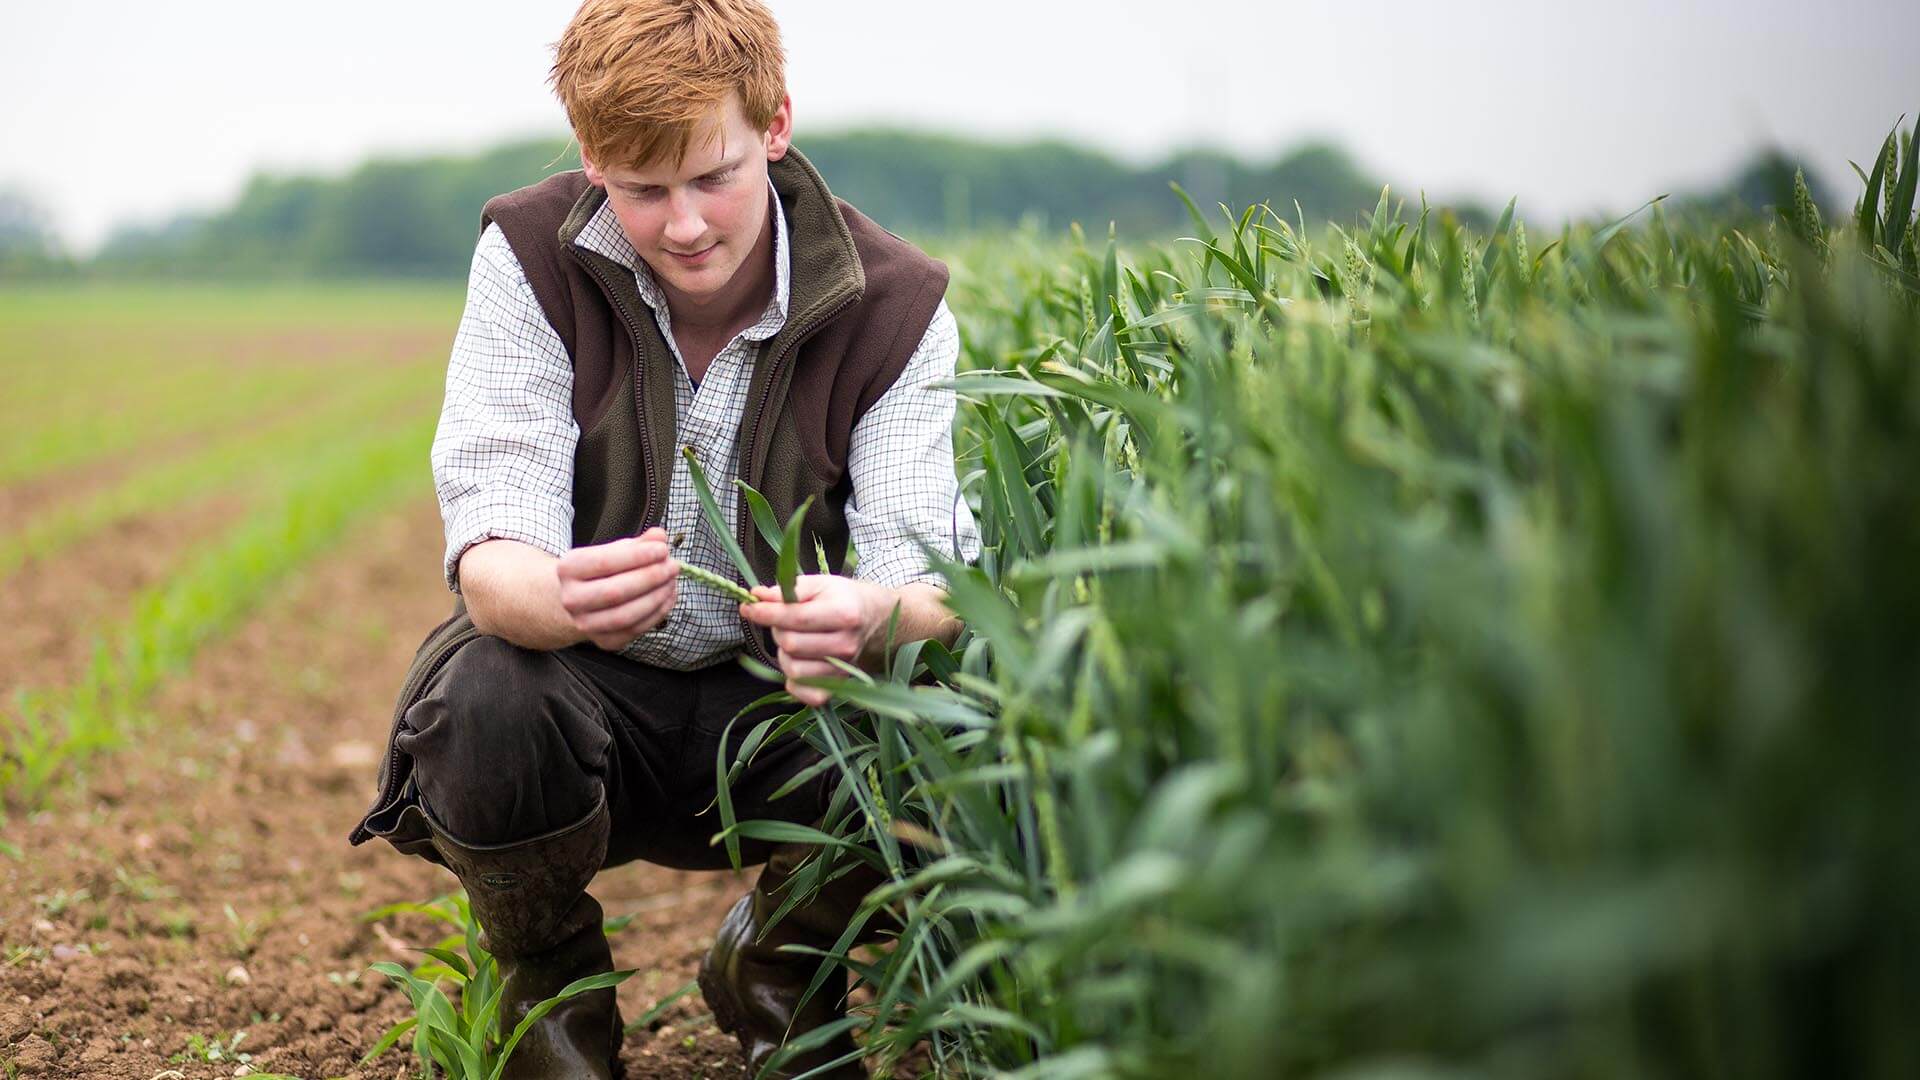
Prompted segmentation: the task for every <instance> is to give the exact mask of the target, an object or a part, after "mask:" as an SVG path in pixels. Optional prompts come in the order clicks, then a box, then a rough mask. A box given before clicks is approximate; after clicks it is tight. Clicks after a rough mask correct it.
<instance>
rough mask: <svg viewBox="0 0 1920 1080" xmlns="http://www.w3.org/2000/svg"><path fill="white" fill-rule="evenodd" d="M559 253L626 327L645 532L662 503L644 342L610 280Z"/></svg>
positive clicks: (582, 261)
mask: <svg viewBox="0 0 1920 1080" xmlns="http://www.w3.org/2000/svg"><path fill="white" fill-rule="evenodd" d="M563 250H565V251H566V253H567V255H568V257H569V258H571V259H573V261H574V262H577V263H579V264H580V266H581V267H582V268H583V269H585V270H586V272H587V273H589V274H591V275H592V276H593V279H594V280H595V281H597V282H599V283H600V291H601V292H603V293H605V294H606V296H607V299H608V300H610V301H612V303H613V306H614V308H615V309H616V310H618V311H619V312H620V318H621V320H622V321H624V322H625V323H626V324H627V336H628V337H629V338H631V339H632V340H633V406H634V408H633V412H634V420H635V423H636V424H637V425H638V427H639V431H640V461H641V465H642V471H643V472H645V473H646V475H647V490H646V492H645V493H644V496H645V497H644V501H642V502H641V504H640V531H641V532H646V531H647V530H648V529H650V528H652V527H653V526H655V525H658V524H660V523H659V522H658V521H655V520H654V519H653V513H654V510H655V509H660V510H661V512H662V515H663V516H664V514H665V501H664V500H662V499H661V498H659V484H660V470H659V469H658V468H656V467H655V466H657V465H658V462H655V461H654V460H653V440H652V439H651V438H650V437H648V435H647V409H646V405H645V403H644V401H643V399H642V398H641V396H640V394H641V389H642V383H641V381H640V373H641V370H642V369H643V368H645V367H646V364H645V363H644V362H643V361H644V360H645V359H646V354H645V348H646V346H645V344H644V342H645V341H646V339H645V338H644V337H643V336H642V335H641V333H640V324H639V322H638V321H637V320H635V318H634V316H633V309H631V308H629V307H628V306H627V302H626V301H625V300H624V299H622V298H621V296H620V293H619V291H618V290H616V289H615V288H614V287H613V283H612V282H611V281H608V280H607V276H606V275H605V274H604V273H602V272H601V271H600V268H599V267H597V266H595V265H594V264H593V263H591V262H589V261H588V260H586V259H583V258H581V257H580V256H579V254H578V253H577V252H575V251H574V249H573V245H572V244H568V245H566V246H565V248H564V249H563ZM669 465H671V463H669Z"/></svg>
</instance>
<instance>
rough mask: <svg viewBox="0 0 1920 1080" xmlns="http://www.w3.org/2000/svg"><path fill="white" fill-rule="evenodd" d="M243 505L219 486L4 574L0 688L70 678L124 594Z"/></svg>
mask: <svg viewBox="0 0 1920 1080" xmlns="http://www.w3.org/2000/svg"><path fill="white" fill-rule="evenodd" d="M246 505H247V500H246V499H245V497H243V496H242V495H240V494H238V493H235V492H222V493H218V494H215V495H210V496H208V497H205V498H201V499H197V500H194V501H192V502H188V503H184V504H181V505H178V506H173V507H169V508H167V509H166V510H162V511H156V512H154V513H149V514H143V515H140V516H139V517H135V518H127V519H123V520H120V521H116V522H113V523H112V524H111V525H109V526H107V527H106V528H104V529H101V530H100V531H99V532H96V533H93V534H92V535H89V536H87V537H85V538H84V539H82V540H80V541H79V542H78V543H75V544H74V545H72V546H71V547H69V548H67V549H66V550H64V551H61V552H59V553H57V554H55V555H51V556H48V557H46V558H42V559H34V560H31V561H29V562H27V563H26V564H25V565H24V566H22V567H20V569H19V570H17V571H16V572H14V573H13V574H10V575H8V576H7V578H6V579H5V581H4V583H3V584H4V588H0V693H11V691H12V690H13V689H14V688H16V687H21V686H35V687H51V686H63V685H66V684H68V683H71V682H73V681H74V680H75V679H76V678H78V677H79V676H80V675H81V674H82V673H83V672H84V671H85V670H86V666H87V664H88V663H89V662H91V661H92V659H93V652H94V648H95V645H96V643H97V641H98V640H99V635H100V633H101V632H102V630H103V629H104V628H106V627H108V626H110V625H111V624H112V623H113V620H114V619H115V618H117V617H119V616H122V615H125V614H126V613H127V602H128V600H129V598H131V597H133V596H136V595H138V594H139V593H140V592H141V591H142V590H145V589H148V588H151V587H152V586H154V585H157V584H159V583H160V582H162V581H164V580H166V578H167V576H168V575H169V574H170V573H172V572H173V571H174V570H176V569H178V568H179V567H180V566H181V565H182V564H184V563H185V562H186V561H187V560H188V559H190V558H191V557H192V555H193V552H194V549H195V548H197V547H199V546H200V545H202V544H204V543H206V542H208V541H210V540H212V539H214V538H215V537H218V536H219V535H220V534H221V532H223V531H224V530H226V529H229V528H231V527H232V525H233V522H234V521H235V519H236V518H238V517H239V516H240V515H241V513H242V512H243V511H244V510H245V509H246Z"/></svg>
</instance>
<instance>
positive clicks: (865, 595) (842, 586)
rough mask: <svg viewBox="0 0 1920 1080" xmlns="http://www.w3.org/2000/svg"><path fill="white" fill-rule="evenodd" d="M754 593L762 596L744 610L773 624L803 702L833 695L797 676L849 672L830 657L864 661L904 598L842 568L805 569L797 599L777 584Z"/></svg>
mask: <svg viewBox="0 0 1920 1080" xmlns="http://www.w3.org/2000/svg"><path fill="white" fill-rule="evenodd" d="M753 595H754V596H755V597H756V598H757V599H758V600H759V602H758V603H754V604H747V603H742V604H741V605H740V615H741V617H742V618H744V619H746V620H747V621H748V622H750V623H753V624H755V625H758V626H766V627H770V628H772V630H773V643H774V644H775V645H777V646H779V649H780V671H781V672H782V673H783V674H785V675H786V677H787V692H788V693H790V694H792V695H793V696H794V699H795V700H797V701H799V702H800V703H801V704H802V705H825V704H826V703H827V701H828V699H829V698H831V697H832V696H833V695H832V694H831V693H829V692H828V691H826V690H823V689H820V688H819V687H814V686H801V685H800V684H799V683H797V682H795V681H794V680H795V679H807V678H815V677H818V676H826V677H829V678H841V677H844V676H845V675H846V672H844V671H842V670H840V669H839V668H837V667H835V666H834V665H833V664H832V663H831V662H830V660H844V661H846V662H847V663H849V664H853V665H855V666H859V665H860V664H861V662H862V659H863V658H864V657H865V656H866V654H867V652H868V650H869V649H870V648H871V647H872V646H873V644H874V643H875V642H876V641H878V640H879V639H880V638H881V637H882V636H883V635H884V634H886V632H887V620H888V618H889V616H890V615H891V614H892V612H893V607H894V604H895V603H896V602H898V601H899V596H898V594H897V593H896V591H895V590H893V589H889V588H887V587H886V586H884V585H879V584H876V583H874V582H871V581H860V580H858V579H855V578H850V577H842V576H840V575H838V574H802V575H801V576H800V577H799V578H797V579H796V580H795V581H794V584H793V595H794V602H793V603H791V604H788V603H784V602H782V601H781V598H780V590H779V589H778V588H777V587H773V586H767V585H761V586H758V587H756V588H755V589H754V590H753Z"/></svg>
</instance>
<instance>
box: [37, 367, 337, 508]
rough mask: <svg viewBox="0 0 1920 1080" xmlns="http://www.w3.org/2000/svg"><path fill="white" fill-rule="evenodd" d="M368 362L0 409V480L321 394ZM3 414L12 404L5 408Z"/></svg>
mask: <svg viewBox="0 0 1920 1080" xmlns="http://www.w3.org/2000/svg"><path fill="white" fill-rule="evenodd" d="M373 367H374V365H373V363H371V362H369V363H368V364H367V365H366V366H365V367H360V366H358V365H354V366H342V367H334V368H329V367H324V366H315V367H296V368H289V369H278V370H276V369H273V368H261V369H259V370H256V371H251V372H247V373H244V374H237V373H235V372H231V371H220V370H217V369H216V370H208V371H201V372H195V373H191V374H185V375H182V376H180V377H179V378H175V379H171V380H168V381H167V382H165V383H162V384H159V385H157V386H154V387H152V388H151V390H150V391H149V392H147V393H143V394H138V395H135V396H134V397H132V398H131V399H130V400H129V399H123V398H118V397H117V396H116V397H115V399H114V400H111V401H108V402H104V403H103V402H91V403H87V404H86V405H85V406H84V408H83V409H81V410H80V411H79V412H78V413H77V414H74V413H73V412H72V411H71V410H54V411H46V412H41V413H39V414H38V415H26V416H19V415H6V416H3V417H0V423H5V424H7V425H9V426H10V428H11V430H12V433H13V434H12V436H11V437H10V438H9V439H8V442H7V444H6V445H5V446H4V447H0V484H10V483H14V482H16V481H19V480H24V479H29V478H31V477H33V476H35V475H37V474H39V473H44V472H47V471H49V470H51V469H58V468H70V467H74V466H78V465H84V464H86V463H88V462H92V461H97V460H99V459H101V458H104V457H108V456H110V455H112V454H114V453H117V452H122V451H127V450H131V449H134V448H137V447H139V446H140V445H142V444H143V443H146V442H148V441H150V440H154V439H166V438H173V437H177V436H181V435H190V434H193V433H195V432H200V431H212V430H217V429H219V428H221V427H222V426H223V425H228V424H232V423H236V422H242V421H245V420H247V419H248V418H250V417H253V416H256V415H258V414H259V413H261V412H264V411H269V410H273V409H276V408H284V407H287V406H290V405H294V404H297V403H298V402H300V401H303V400H307V399H310V398H312V397H313V396H315V395H317V394H320V393H323V392H324V391H325V390H326V389H327V388H328V387H329V386H333V385H337V384H338V383H339V382H340V381H341V380H343V379H354V378H360V377H363V375H364V372H365V371H366V370H368V369H370V368H373ZM7 412H8V413H9V414H11V413H12V412H13V410H11V409H9V410H7Z"/></svg>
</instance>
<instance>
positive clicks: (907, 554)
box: [853, 542, 947, 591]
mask: <svg viewBox="0 0 1920 1080" xmlns="http://www.w3.org/2000/svg"><path fill="white" fill-rule="evenodd" d="M853 576H854V577H855V578H856V579H858V580H860V581H871V582H873V583H874V584H876V585H885V586H886V587H887V588H889V589H898V588H900V587H902V586H905V585H911V584H913V583H914V582H925V583H926V584H928V585H932V586H934V587H935V588H938V589H941V590H943V591H944V590H945V589H946V587H947V576H946V575H945V574H942V573H940V572H939V571H938V570H934V569H932V568H930V567H929V566H928V565H927V557H926V554H925V553H924V552H922V551H921V550H920V548H919V547H918V546H916V545H915V544H913V543H912V542H908V543H904V544H890V545H888V546H886V547H883V548H881V549H880V550H878V551H874V552H871V553H869V552H865V551H862V552H860V561H859V562H858V563H855V564H854V567H853Z"/></svg>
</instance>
